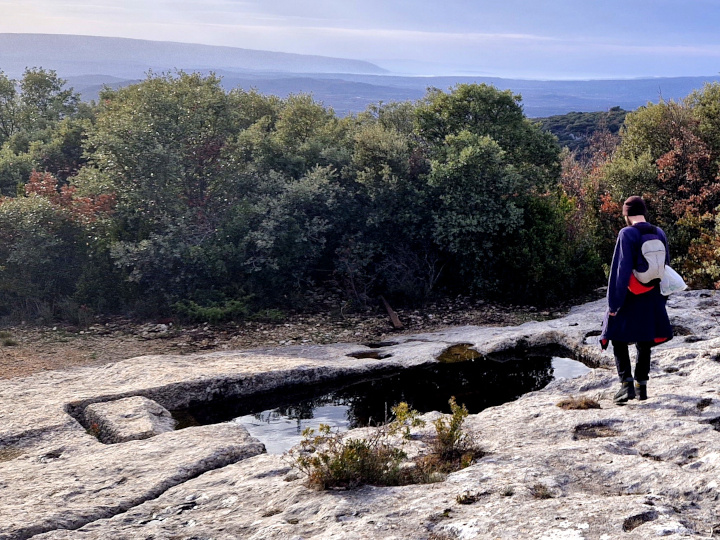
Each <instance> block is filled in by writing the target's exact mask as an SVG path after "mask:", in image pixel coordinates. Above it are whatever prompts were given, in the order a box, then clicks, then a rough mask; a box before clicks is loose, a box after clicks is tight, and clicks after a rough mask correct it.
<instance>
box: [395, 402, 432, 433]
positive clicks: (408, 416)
mask: <svg viewBox="0 0 720 540" xmlns="http://www.w3.org/2000/svg"><path fill="white" fill-rule="evenodd" d="M390 410H391V411H392V413H393V415H394V416H395V419H394V420H393V421H392V422H390V424H388V433H389V434H390V435H395V434H396V433H400V432H402V436H403V438H404V439H409V438H410V428H411V427H422V426H424V425H425V420H423V419H422V418H419V416H420V413H419V412H418V411H416V410H415V409H412V408H411V407H410V406H409V405H408V404H407V403H405V402H404V401H401V402H400V403H398V404H397V405H395V406H394V407H393V408H392V409H390Z"/></svg>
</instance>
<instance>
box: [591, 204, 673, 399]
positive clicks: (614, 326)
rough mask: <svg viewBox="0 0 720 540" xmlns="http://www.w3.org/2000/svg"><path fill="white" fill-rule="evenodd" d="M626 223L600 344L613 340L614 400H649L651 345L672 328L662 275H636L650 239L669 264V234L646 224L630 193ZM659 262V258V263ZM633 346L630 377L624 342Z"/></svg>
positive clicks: (617, 246)
mask: <svg viewBox="0 0 720 540" xmlns="http://www.w3.org/2000/svg"><path fill="white" fill-rule="evenodd" d="M623 216H624V217H625V224H626V225H627V226H626V227H624V228H623V229H622V230H621V231H620V233H619V234H618V238H617V243H616V244H615V253H614V254H613V260H612V265H611V267H610V277H609V280H608V290H607V300H608V309H607V312H606V314H605V320H604V322H603V330H602V334H601V335H600V343H601V345H602V347H603V349H605V348H606V347H607V345H608V342H612V346H613V353H614V355H615V365H616V367H617V372H618V376H619V377H620V383H621V386H620V390H618V392H617V394H615V397H614V398H613V401H614V402H615V403H617V404H624V403H627V402H628V400H631V399H635V397H636V396H637V397H638V399H640V400H645V399H647V381H648V378H649V372H650V349H651V347H653V346H654V345H657V344H659V343H663V342H665V341H668V340H670V339H672V327H671V326H670V320H669V319H668V315H667V310H666V309H665V303H666V300H667V299H666V297H665V296H663V295H662V294H660V279H658V278H656V279H652V280H650V281H649V282H645V283H643V282H642V281H641V280H640V279H638V277H637V276H638V275H640V276H641V278H642V276H643V273H644V272H647V271H648V267H649V264H648V261H647V260H646V256H644V255H643V253H642V251H641V249H642V246H643V244H644V243H645V242H647V241H649V240H660V241H661V242H662V244H659V243H658V242H655V245H657V246H660V247H661V246H663V245H664V248H665V256H664V258H665V261H664V264H669V262H670V252H669V250H668V243H667V237H666V236H665V233H664V232H663V230H662V229H660V228H659V227H655V226H654V225H651V224H650V223H648V222H647V208H646V206H645V201H644V200H643V199H642V197H638V196H632V197H630V198H628V199H627V200H626V201H625V203H624V204H623ZM661 262H662V261H661ZM630 343H634V344H635V348H636V350H637V359H636V362H635V374H634V376H633V373H632V366H631V364H630V354H629V351H628V345H629V344H630Z"/></svg>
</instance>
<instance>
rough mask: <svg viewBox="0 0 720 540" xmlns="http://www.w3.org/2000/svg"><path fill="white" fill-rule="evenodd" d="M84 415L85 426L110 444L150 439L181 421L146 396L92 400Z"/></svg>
mask: <svg viewBox="0 0 720 540" xmlns="http://www.w3.org/2000/svg"><path fill="white" fill-rule="evenodd" d="M84 418H85V426H87V427H88V429H89V430H90V431H91V432H92V433H93V434H94V435H96V436H97V438H98V439H99V440H100V442H104V443H107V444H115V443H123V442H128V441H135V440H139V439H149V438H150V437H154V436H155V435H159V434H160V433H166V432H168V431H173V430H174V429H175V425H176V424H177V422H176V421H175V419H174V418H173V417H172V415H171V414H170V411H168V410H167V409H166V408H165V407H163V406H162V405H160V404H159V403H155V402H154V401H153V400H151V399H148V398H146V397H143V396H134V397H129V398H124V399H116V400H114V401H105V402H100V403H92V404H90V405H88V406H87V407H85V414H84Z"/></svg>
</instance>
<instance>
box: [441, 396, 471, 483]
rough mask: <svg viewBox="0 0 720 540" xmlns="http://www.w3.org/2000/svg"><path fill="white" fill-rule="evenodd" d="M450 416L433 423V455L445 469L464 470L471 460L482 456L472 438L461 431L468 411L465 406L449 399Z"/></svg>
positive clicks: (452, 398) (453, 398)
mask: <svg viewBox="0 0 720 540" xmlns="http://www.w3.org/2000/svg"><path fill="white" fill-rule="evenodd" d="M449 403H450V410H451V415H450V418H449V419H446V418H445V417H441V418H438V419H437V420H435V421H434V422H433V424H434V425H435V431H436V433H437V436H436V439H435V445H434V446H435V448H434V453H435V455H437V457H438V458H439V460H440V461H441V462H443V463H445V464H446V469H452V468H453V466H454V467H455V468H456V469H458V468H459V469H464V468H465V467H467V466H469V465H470V464H471V463H472V460H473V459H475V458H476V457H478V456H480V455H482V452H481V451H480V450H479V449H478V448H477V445H476V444H475V441H474V440H473V438H472V437H471V436H470V435H469V434H468V433H466V432H465V431H464V430H463V424H464V423H465V418H467V416H468V410H467V407H465V405H458V404H457V401H455V397H454V396H453V397H451V398H450V401H449ZM447 466H449V467H447Z"/></svg>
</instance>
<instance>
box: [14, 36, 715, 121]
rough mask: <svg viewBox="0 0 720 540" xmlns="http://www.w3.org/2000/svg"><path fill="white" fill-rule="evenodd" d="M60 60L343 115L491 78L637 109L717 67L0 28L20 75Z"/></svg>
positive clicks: (566, 100)
mask: <svg viewBox="0 0 720 540" xmlns="http://www.w3.org/2000/svg"><path fill="white" fill-rule="evenodd" d="M32 66H37V67H43V68H45V69H54V70H56V71H57V72H58V74H59V75H60V76H61V77H63V78H64V79H67V81H68V84H69V85H70V86H72V87H73V88H74V89H75V90H76V91H78V92H80V93H81V95H82V97H83V99H86V100H91V99H97V96H98V93H99V91H100V90H101V89H102V87H103V86H104V85H108V86H110V87H112V88H117V87H120V86H125V85H128V84H132V83H134V82H137V81H138V80H140V79H143V78H144V77H145V74H146V73H147V72H148V70H154V71H158V72H164V71H172V70H174V69H183V70H185V71H201V72H203V73H209V72H211V71H212V72H215V73H216V74H218V75H219V76H221V77H222V78H223V87H224V88H226V89H228V90H229V89H232V88H238V87H239V88H243V89H245V90H249V89H251V88H256V89H257V90H258V91H260V92H262V93H266V94H275V95H278V96H281V97H286V96H287V95H288V94H297V93H311V94H312V95H313V96H314V97H315V99H316V100H318V101H321V102H323V103H324V104H325V105H327V106H330V107H333V108H334V109H335V111H336V112H337V113H338V114H341V115H345V114H351V113H357V112H360V111H362V110H364V109H365V108H366V107H367V106H368V105H369V104H371V103H377V102H379V101H383V102H390V101H403V100H416V99H419V98H421V97H422V96H423V95H424V94H425V92H426V90H427V88H429V87H435V88H441V89H444V90H445V89H448V88H450V87H453V86H455V85H457V84H459V83H486V84H491V85H494V86H496V87H497V88H499V89H503V90H505V89H509V90H511V91H512V92H513V93H516V94H521V95H522V98H523V102H522V103H523V108H524V111H525V114H527V115H528V116H530V117H546V116H553V115H561V114H566V113H568V112H572V111H584V112H590V111H607V110H609V109H610V108H612V107H615V106H620V107H622V108H623V109H627V110H633V109H636V108H637V107H639V106H641V105H645V104H646V103H648V102H657V101H659V100H660V99H665V100H670V99H674V100H677V99H682V98H683V97H685V96H686V95H688V94H689V93H690V92H692V91H693V90H695V89H699V88H702V86H703V85H704V84H705V83H708V82H713V81H718V80H720V76H717V75H716V76H708V77H676V78H656V79H624V80H583V81H551V80H545V81H542V80H524V79H502V78H497V77H485V76H475V77H459V76H458V77H450V76H444V77H409V76H399V75H392V74H388V73H386V72H384V70H383V69H382V68H380V67H378V66H376V65H374V64H371V63H369V62H363V61H360V60H347V59H341V58H331V57H321V56H307V55H298V54H290V53H275V52H269V51H255V50H250V49H237V48H232V47H215V46H209V45H192V44H187V43H174V42H158V41H147V40H135V39H125V38H103V37H88V36H64V35H49V34H0V70H3V71H4V72H5V73H6V74H8V75H10V76H12V77H19V76H20V75H21V74H22V72H23V71H24V69H25V68H26V67H32Z"/></svg>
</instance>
